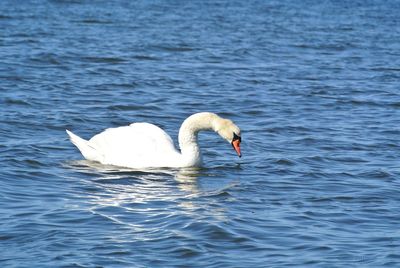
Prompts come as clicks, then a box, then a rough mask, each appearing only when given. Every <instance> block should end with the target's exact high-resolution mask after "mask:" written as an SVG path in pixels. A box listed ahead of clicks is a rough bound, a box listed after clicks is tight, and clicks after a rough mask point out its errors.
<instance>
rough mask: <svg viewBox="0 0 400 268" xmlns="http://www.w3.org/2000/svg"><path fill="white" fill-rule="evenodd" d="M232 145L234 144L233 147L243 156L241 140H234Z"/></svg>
mask: <svg viewBox="0 0 400 268" xmlns="http://www.w3.org/2000/svg"><path fill="white" fill-rule="evenodd" d="M232 146H233V149H235V151H236V153H237V154H238V156H239V157H242V154H241V153H240V140H234V141H232Z"/></svg>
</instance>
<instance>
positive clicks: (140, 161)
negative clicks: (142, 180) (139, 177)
mask: <svg viewBox="0 0 400 268" xmlns="http://www.w3.org/2000/svg"><path fill="white" fill-rule="evenodd" d="M88 144H89V146H91V147H92V148H94V149H95V150H96V151H97V153H98V159H93V160H96V161H100V162H102V163H104V164H110V165H118V166H126V167H138V168H140V167H157V166H168V165H170V162H171V161H177V157H178V156H179V152H178V151H177V150H176V149H175V147H174V144H173V141H172V139H171V137H170V136H169V135H168V134H167V133H165V131H164V130H162V129H161V128H159V127H157V126H155V125H153V124H149V123H133V124H131V125H129V126H123V127H117V128H109V129H106V130H105V131H103V132H101V133H100V134H97V135H95V136H93V138H91V139H90V140H89V142H88ZM90 160H91V159H90Z"/></svg>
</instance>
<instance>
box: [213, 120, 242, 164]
mask: <svg viewBox="0 0 400 268" xmlns="http://www.w3.org/2000/svg"><path fill="white" fill-rule="evenodd" d="M216 131H217V132H218V134H219V135H220V136H221V137H222V138H224V139H225V140H227V141H228V142H229V143H230V144H232V147H233V149H235V151H236V153H237V154H238V156H239V157H242V154H241V152H240V142H241V141H242V139H241V137H240V128H239V127H238V126H236V125H235V124H234V123H233V122H232V121H231V120H229V119H222V120H220V121H218V123H217V126H216Z"/></svg>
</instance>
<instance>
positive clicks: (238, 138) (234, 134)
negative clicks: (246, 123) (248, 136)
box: [232, 132, 242, 142]
mask: <svg viewBox="0 0 400 268" xmlns="http://www.w3.org/2000/svg"><path fill="white" fill-rule="evenodd" d="M236 140H239V142H242V138H241V137H240V136H238V135H237V134H236V133H235V132H233V140H232V142H234V141H236Z"/></svg>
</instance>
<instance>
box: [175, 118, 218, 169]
mask: <svg viewBox="0 0 400 268" xmlns="http://www.w3.org/2000/svg"><path fill="white" fill-rule="evenodd" d="M219 119H221V118H220V117H219V116H218V115H216V114H213V113H208V112H204V113H197V114H194V115H191V116H189V117H188V118H187V119H186V120H185V121H183V123H182V125H181V128H180V129H179V147H180V148H181V153H182V155H183V156H184V157H185V158H186V159H187V160H188V161H194V162H196V163H197V164H199V162H201V153H200V148H199V145H198V143H197V135H198V133H199V131H200V130H214V131H215V126H216V122H217V121H218V120H219Z"/></svg>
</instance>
